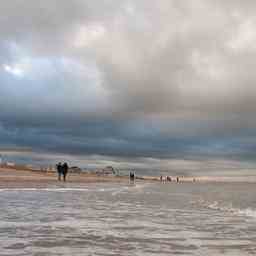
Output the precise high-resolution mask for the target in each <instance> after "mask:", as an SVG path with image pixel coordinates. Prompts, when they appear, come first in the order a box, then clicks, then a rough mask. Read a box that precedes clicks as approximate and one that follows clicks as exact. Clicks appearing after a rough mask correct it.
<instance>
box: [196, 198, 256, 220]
mask: <svg viewBox="0 0 256 256" xmlns="http://www.w3.org/2000/svg"><path fill="white" fill-rule="evenodd" d="M199 203H200V204H201V205H203V207H205V208H208V209H211V210H216V211H222V212H227V213H230V214H233V215H239V216H246V217H252V218H256V209H253V208H245V209H240V208H237V207H233V205H232V203H230V204H228V205H223V204H221V203H219V202H218V201H214V202H213V203H209V202H207V201H204V200H200V201H199Z"/></svg>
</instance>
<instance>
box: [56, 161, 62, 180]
mask: <svg viewBox="0 0 256 256" xmlns="http://www.w3.org/2000/svg"><path fill="white" fill-rule="evenodd" d="M56 168H57V172H58V180H59V181H60V180H61V175H62V165H61V162H59V163H58V164H57V165H56Z"/></svg>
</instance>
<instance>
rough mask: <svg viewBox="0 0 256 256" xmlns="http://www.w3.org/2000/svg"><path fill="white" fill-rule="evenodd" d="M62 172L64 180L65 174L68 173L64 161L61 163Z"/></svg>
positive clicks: (64, 179)
mask: <svg viewBox="0 0 256 256" xmlns="http://www.w3.org/2000/svg"><path fill="white" fill-rule="evenodd" d="M62 174H63V181H64V182H65V181H66V176H67V174H68V164H67V163H64V164H63V165H62Z"/></svg>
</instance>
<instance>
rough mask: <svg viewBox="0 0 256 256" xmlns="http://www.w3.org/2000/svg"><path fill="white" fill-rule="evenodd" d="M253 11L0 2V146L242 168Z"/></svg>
mask: <svg viewBox="0 0 256 256" xmlns="http://www.w3.org/2000/svg"><path fill="white" fill-rule="evenodd" d="M255 10H256V5H255V3H254V1H249V0H248V1H243V2H241V1H238V0H237V1H236V0H233V1H232V0H230V1H225V2H223V1H220V0H218V1H211V0H197V1H193V2H191V1H187V0H181V1H167V0H166V1H165V0H164V1H158V2H156V1H148V0H147V1H146V0H142V1H132V0H131V1H128V0H123V1H118V2H116V1H110V0H109V1H107V0H106V1H93V2H91V1H82V0H72V1H62V2H61V3H60V1H56V0H54V1H52V0H51V1H47V0H45V1H32V0H31V1H30V0H26V1H25V0H24V1H22V0H13V1H9V2H6V1H5V2H2V3H0V21H1V22H0V24H1V25H0V96H1V101H0V107H1V112H0V121H1V123H2V125H3V127H4V129H2V130H0V137H1V138H2V141H3V142H2V144H6V145H8V144H11V145H15V144H16V145H17V146H31V147H32V148H44V150H52V151H60V152H64V151H65V152H68V153H72V152H73V153H79V152H80V153H86V154H102V155H103V154H105V155H112V156H114V155H118V156H126V157H132V156H134V157H135V156H136V157H154V156H155V157H159V158H161V157H165V158H168V157H182V155H185V156H188V157H193V158H194V157H196V156H197V155H198V156H201V157H202V158H205V157H221V155H222V154H223V155H224V156H226V157H230V158H232V157H234V158H236V159H237V158H239V156H240V157H241V158H243V159H246V158H248V159H249V158H250V159H252V158H253V157H254V154H253V153H251V152H252V151H253V150H254V143H252V144H250V145H248V146H246V145H245V143H244V140H248V139H252V138H254V136H255V132H254V129H255V128H256V123H255V121H254V120H255V113H254V111H255V100H256V89H255V86H254V83H255V80H256V77H255V72H254V66H255V58H254V53H255V51H256V47H255V46H254V45H256V44H255V43H256V33H255V31H254V27H255V25H256V19H255V18H254V12H255ZM8 129H11V130H10V132H11V131H12V132H11V133H8ZM13 131H16V132H13ZM235 138H238V141H236V143H234V142H233V141H234V139H235ZM216 145H221V146H220V147H216ZM232 147H235V148H236V149H237V150H232ZM218 152H219V153H218Z"/></svg>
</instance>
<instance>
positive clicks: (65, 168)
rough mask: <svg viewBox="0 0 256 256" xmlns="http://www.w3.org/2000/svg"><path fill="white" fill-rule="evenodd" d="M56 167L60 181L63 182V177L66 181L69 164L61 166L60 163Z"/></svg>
mask: <svg viewBox="0 0 256 256" xmlns="http://www.w3.org/2000/svg"><path fill="white" fill-rule="evenodd" d="M56 167H57V172H58V180H61V176H62V175H63V181H66V176H67V174H68V164H67V163H64V164H61V163H60V162H59V163H58V164H57V166H56Z"/></svg>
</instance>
